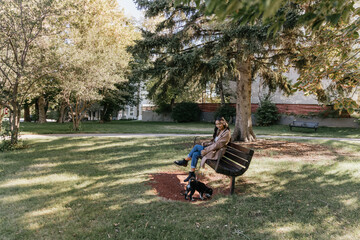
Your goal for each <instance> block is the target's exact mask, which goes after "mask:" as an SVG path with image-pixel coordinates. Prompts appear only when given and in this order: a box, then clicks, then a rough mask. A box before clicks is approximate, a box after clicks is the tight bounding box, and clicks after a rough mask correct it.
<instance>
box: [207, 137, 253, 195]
mask: <svg viewBox="0 0 360 240" xmlns="http://www.w3.org/2000/svg"><path fill="white" fill-rule="evenodd" d="M221 151H222V153H221V154H220V157H219V159H217V160H207V161H206V163H207V164H208V165H209V166H210V167H211V168H213V169H214V170H215V172H217V173H221V174H224V175H226V176H230V177H231V183H230V194H233V193H234V189H235V177H237V176H241V175H243V174H244V173H245V172H246V171H247V170H248V168H249V165H250V162H251V159H252V156H253V155H254V151H253V150H251V149H248V148H245V147H242V146H240V145H239V144H236V143H232V142H230V143H229V144H228V145H227V147H226V149H223V150H221ZM224 151H225V153H224Z"/></svg>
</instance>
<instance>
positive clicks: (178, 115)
mask: <svg viewBox="0 0 360 240" xmlns="http://www.w3.org/2000/svg"><path fill="white" fill-rule="evenodd" d="M200 114H201V110H200V108H199V106H198V105H197V104H196V103H193V102H182V103H178V104H176V105H175V107H174V109H173V110H172V113H171V117H172V118H173V119H174V120H175V121H177V122H196V121H199V120H200Z"/></svg>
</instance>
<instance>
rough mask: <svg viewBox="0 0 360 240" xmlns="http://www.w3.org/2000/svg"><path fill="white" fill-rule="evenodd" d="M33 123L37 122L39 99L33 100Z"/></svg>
mask: <svg viewBox="0 0 360 240" xmlns="http://www.w3.org/2000/svg"><path fill="white" fill-rule="evenodd" d="M32 120H34V121H35V122H38V121H39V99H38V98H37V99H35V117H34V118H33V119H32Z"/></svg>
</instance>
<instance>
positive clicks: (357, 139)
mask: <svg viewBox="0 0 360 240" xmlns="http://www.w3.org/2000/svg"><path fill="white" fill-rule="evenodd" d="M196 136H198V137H210V136H211V135H210V134H176V133H73V134H36V135H21V138H22V139H41V138H61V137H117V138H134V137H141V138H142V137H196ZM256 137H257V138H283V139H310V140H311V139H313V140H334V141H360V138H331V137H306V136H273V135H257V136H256Z"/></svg>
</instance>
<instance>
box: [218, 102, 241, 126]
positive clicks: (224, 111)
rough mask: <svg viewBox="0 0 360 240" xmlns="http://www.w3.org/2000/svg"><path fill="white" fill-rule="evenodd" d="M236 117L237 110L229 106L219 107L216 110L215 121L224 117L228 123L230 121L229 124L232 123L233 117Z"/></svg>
mask: <svg viewBox="0 0 360 240" xmlns="http://www.w3.org/2000/svg"><path fill="white" fill-rule="evenodd" d="M235 116H236V108H234V107H232V106H230V105H229V104H227V105H224V106H221V107H219V108H218V109H216V112H215V119H217V118H218V117H224V118H225V120H226V121H228V122H229V123H231V122H232V121H231V120H232V119H233V117H235Z"/></svg>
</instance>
